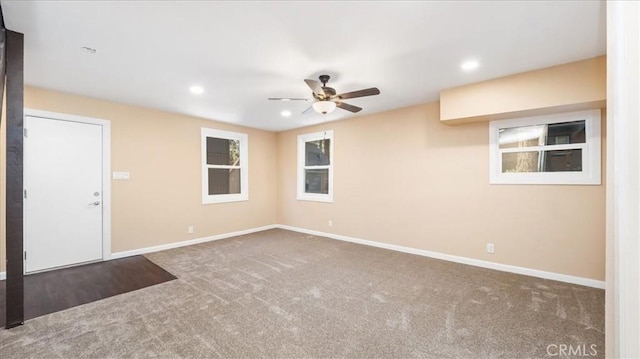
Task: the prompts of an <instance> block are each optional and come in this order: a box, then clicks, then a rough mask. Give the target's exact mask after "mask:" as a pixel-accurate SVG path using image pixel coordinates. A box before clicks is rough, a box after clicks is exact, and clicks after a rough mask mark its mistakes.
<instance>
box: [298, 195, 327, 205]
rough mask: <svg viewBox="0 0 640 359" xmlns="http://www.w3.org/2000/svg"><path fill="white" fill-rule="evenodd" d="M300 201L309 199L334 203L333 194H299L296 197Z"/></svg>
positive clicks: (310, 200)
mask: <svg viewBox="0 0 640 359" xmlns="http://www.w3.org/2000/svg"><path fill="white" fill-rule="evenodd" d="M296 199H297V200H298V201H309V202H324V203H333V196H330V195H315V196H314V195H309V194H304V195H298V196H297V197H296Z"/></svg>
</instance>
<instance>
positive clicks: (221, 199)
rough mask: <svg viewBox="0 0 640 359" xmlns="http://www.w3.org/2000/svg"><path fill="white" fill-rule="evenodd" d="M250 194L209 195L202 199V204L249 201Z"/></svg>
mask: <svg viewBox="0 0 640 359" xmlns="http://www.w3.org/2000/svg"><path fill="white" fill-rule="evenodd" d="M248 200H249V196H247V195H224V194H222V195H218V196H215V197H213V196H208V197H205V198H203V199H202V204H215V203H229V202H243V201H248Z"/></svg>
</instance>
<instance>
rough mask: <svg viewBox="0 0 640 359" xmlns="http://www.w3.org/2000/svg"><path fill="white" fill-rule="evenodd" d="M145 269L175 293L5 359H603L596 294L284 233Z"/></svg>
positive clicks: (221, 244) (150, 297)
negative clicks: (161, 272)
mask: <svg viewBox="0 0 640 359" xmlns="http://www.w3.org/2000/svg"><path fill="white" fill-rule="evenodd" d="M147 257H148V258H149V259H151V260H152V261H154V262H155V263H157V264H159V265H160V266H162V267H163V268H165V269H166V270H168V271H169V272H171V273H173V274H175V275H176V276H177V277H178V279H177V280H174V281H171V282H167V283H163V284H159V285H156V286H152V287H148V288H145V289H141V290H137V291H134V292H130V293H126V294H122V295H118V296H115V297H111V298H108V299H105V300H102V301H98V302H94V303H90V304H86V305H82V306H79V307H75V308H72V309H69V310H65V311H62V312H58V313H54V314H50V315H47V316H43V317H40V318H36V319H33V320H30V321H27V323H26V324H25V325H24V326H22V327H18V328H15V329H12V330H2V331H0V358H136V357H138V358H147V357H148V358H154V357H161V358H180V357H183V358H198V357H200V358H216V357H221V358H255V357H279V358H302V357H305V358H309V357H311V358H340V357H345V358H542V357H552V356H553V357H565V358H566V357H568V356H562V355H557V356H555V354H561V353H560V352H559V350H560V349H562V348H563V347H562V345H564V346H565V347H564V348H566V350H565V352H564V353H565V354H567V353H569V352H568V348H571V349H573V354H574V356H576V357H578V355H575V354H576V353H577V351H578V350H579V351H580V354H582V353H585V352H587V353H589V354H592V355H591V356H590V357H592V358H593V357H604V291H602V290H598V289H593V288H587V287H581V286H576V285H569V284H566V283H561V282H555V281H549V280H543V279H538V278H533V277H527V276H521V275H515V274H509V273H503V272H498V271H492V270H488V269H482V268H476V267H471V266H465V265H461V264H455V263H449V262H445V261H440V260H435V259H430V258H424V257H420V256H414V255H410V254H404V253H398V252H393V251H388V250H383V249H378V248H372V247H366V246H361V245H357V244H352V243H346V242H340V241H335V240H331V239H327V238H321V237H315V236H309V235H304V234H299V233H295V232H289V231H283V230H270V231H266V232H260V233H255V234H251V235H246V236H241V237H235V238H230V239H226V240H221V241H217V242H210V243H205V244H200V245H195V246H190V247H183V248H178V249H174V250H169V251H164V252H158V253H153V254H150V255H148V256H147ZM593 350H595V351H596V352H597V353H593ZM593 354H595V355H593Z"/></svg>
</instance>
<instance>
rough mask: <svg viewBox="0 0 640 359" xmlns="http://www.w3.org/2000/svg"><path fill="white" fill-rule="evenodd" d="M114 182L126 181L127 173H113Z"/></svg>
mask: <svg viewBox="0 0 640 359" xmlns="http://www.w3.org/2000/svg"><path fill="white" fill-rule="evenodd" d="M113 179H114V180H128V179H129V172H113Z"/></svg>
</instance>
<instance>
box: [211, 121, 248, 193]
mask: <svg viewBox="0 0 640 359" xmlns="http://www.w3.org/2000/svg"><path fill="white" fill-rule="evenodd" d="M247 142H248V139H247V135H246V134H244V133H237V132H229V131H221V130H215V129H212V128H204V127H203V128H202V142H201V143H202V203H203V204H208V203H223V202H236V201H246V200H248V199H249V170H248V168H249V163H248V143H247Z"/></svg>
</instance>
